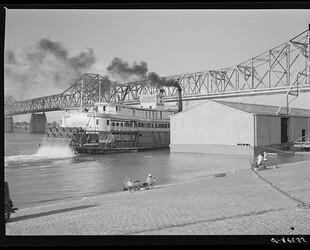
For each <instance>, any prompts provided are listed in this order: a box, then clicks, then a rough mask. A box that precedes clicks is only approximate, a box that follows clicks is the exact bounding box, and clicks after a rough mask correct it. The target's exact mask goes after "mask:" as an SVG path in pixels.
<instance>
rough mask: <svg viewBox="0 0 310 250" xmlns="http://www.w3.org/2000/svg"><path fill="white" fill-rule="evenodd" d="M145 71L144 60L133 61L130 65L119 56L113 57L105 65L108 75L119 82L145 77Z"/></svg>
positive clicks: (146, 70)
mask: <svg viewBox="0 0 310 250" xmlns="http://www.w3.org/2000/svg"><path fill="white" fill-rule="evenodd" d="M147 72H148V68H147V63H146V62H143V61H141V62H139V63H138V62H134V63H133V64H132V65H130V64H129V63H128V62H126V61H125V60H123V59H121V58H119V57H115V58H114V59H113V60H112V62H111V64H110V65H109V66H108V67H107V74H108V77H109V78H112V79H113V80H114V81H119V82H132V81H139V80H142V79H145V78H146V75H147Z"/></svg>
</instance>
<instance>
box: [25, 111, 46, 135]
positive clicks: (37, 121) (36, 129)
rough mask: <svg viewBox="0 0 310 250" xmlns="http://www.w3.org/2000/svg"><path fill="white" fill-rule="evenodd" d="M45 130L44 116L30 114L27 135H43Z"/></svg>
mask: <svg viewBox="0 0 310 250" xmlns="http://www.w3.org/2000/svg"><path fill="white" fill-rule="evenodd" d="M46 128H47V121H46V115H45V113H43V114H34V113H32V114H31V117H30V122H29V133H44V132H45V131H46Z"/></svg>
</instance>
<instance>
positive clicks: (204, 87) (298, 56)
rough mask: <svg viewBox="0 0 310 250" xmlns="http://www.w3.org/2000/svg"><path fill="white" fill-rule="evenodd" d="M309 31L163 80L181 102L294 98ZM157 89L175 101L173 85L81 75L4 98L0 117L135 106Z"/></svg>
mask: <svg viewBox="0 0 310 250" xmlns="http://www.w3.org/2000/svg"><path fill="white" fill-rule="evenodd" d="M309 29H310V25H309ZM309 29H308V30H306V31H304V32H302V33H301V34H299V35H297V36H296V37H294V38H292V39H290V40H288V41H287V42H285V43H282V44H280V45H278V46H276V47H274V48H272V49H270V50H268V51H266V52H264V53H262V54H259V55H257V56H255V57H253V58H251V59H249V60H247V61H245V62H242V63H240V64H238V65H236V66H233V67H226V68H221V69H218V70H208V71H202V72H195V73H187V74H179V75H173V76H168V77H165V78H164V79H166V80H175V81H177V82H178V83H179V85H180V86H181V88H182V95H183V100H195V99H208V98H211V99H214V98H224V97H238V96H250V95H262V94H278V93H286V95H287V97H288V96H295V97H296V96H298V94H299V93H300V92H301V91H303V92H310V73H309V72H310V63H309V61H310V60H309V54H310V43H309V40H310V38H309V33H310V31H309ZM160 89H164V90H165V95H166V97H165V101H167V102H173V101H174V102H176V101H177V100H178V91H177V88H175V87H172V86H161V85H159V84H158V83H155V82H152V81H150V80H147V79H146V80H141V81H135V82H129V83H125V84H124V83H117V82H112V81H109V79H107V78H106V77H103V76H101V75H99V74H90V73H85V74H84V75H83V76H82V77H81V78H80V79H78V80H77V81H76V83H75V84H73V85H72V86H71V87H70V88H68V89H67V90H65V91H64V92H63V93H61V94H57V95H51V96H45V97H39V98H34V99H30V100H24V101H16V100H14V98H13V97H12V96H5V103H4V104H5V116H12V115H19V114H27V113H36V112H48V111H57V110H63V109H70V108H77V107H80V106H81V105H82V106H83V107H85V106H88V105H92V104H94V103H96V102H113V103H125V104H130V103H138V101H139V96H140V95H141V94H155V93H158V92H159V90H160ZM293 98H294V97H293Z"/></svg>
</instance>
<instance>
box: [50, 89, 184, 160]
mask: <svg viewBox="0 0 310 250" xmlns="http://www.w3.org/2000/svg"><path fill="white" fill-rule="evenodd" d="M179 105H180V104H179ZM177 112H178V110H175V109H165V105H164V96H163V93H162V92H161V93H160V94H154V95H141V96H140V105H139V107H137V106H129V105H122V104H116V103H95V104H94V105H93V107H91V108H90V109H81V110H66V111H65V112H64V114H63V116H62V118H61V123H60V127H59V128H50V129H48V130H47V132H46V137H45V141H53V140H59V139H61V140H62V141H64V142H65V143H66V144H67V145H69V146H70V147H71V148H72V149H73V150H74V151H75V152H76V153H91V154H100V153H106V152H120V151H130V150H140V149H156V148H167V147H169V144H170V116H172V115H174V114H175V113H177Z"/></svg>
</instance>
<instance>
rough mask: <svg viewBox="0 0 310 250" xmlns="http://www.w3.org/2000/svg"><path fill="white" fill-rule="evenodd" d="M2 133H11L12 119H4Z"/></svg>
mask: <svg viewBox="0 0 310 250" xmlns="http://www.w3.org/2000/svg"><path fill="white" fill-rule="evenodd" d="M4 131H5V132H13V131H14V128H13V117H12V116H8V117H5V118H4Z"/></svg>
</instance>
